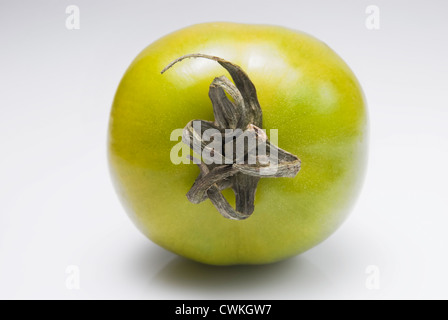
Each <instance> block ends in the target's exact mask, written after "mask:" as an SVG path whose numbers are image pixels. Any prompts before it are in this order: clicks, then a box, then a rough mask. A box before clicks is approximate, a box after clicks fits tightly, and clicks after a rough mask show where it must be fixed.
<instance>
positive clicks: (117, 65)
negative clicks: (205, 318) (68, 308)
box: [0, 0, 448, 299]
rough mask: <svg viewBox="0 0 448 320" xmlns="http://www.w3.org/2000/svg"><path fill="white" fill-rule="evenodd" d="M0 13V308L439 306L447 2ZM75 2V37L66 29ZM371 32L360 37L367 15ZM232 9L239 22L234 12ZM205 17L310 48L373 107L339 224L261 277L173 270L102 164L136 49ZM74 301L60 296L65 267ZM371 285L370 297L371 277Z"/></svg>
mask: <svg viewBox="0 0 448 320" xmlns="http://www.w3.org/2000/svg"><path fill="white" fill-rule="evenodd" d="M227 3H228V4H227V5H226V6H223V7H221V8H215V7H214V6H213V5H210V2H209V1H190V2H188V1H180V0H177V1H158V2H157V3H154V2H153V1H143V0H142V1H126V2H124V1H105V0H102V1H70V2H68V1H57V2H55V1H28V2H23V1H20V2H16V1H12V0H10V1H2V2H1V3H0V46H1V48H0V103H1V105H0V150H1V151H0V152H1V156H0V298H3V299H5V298H7V299H11V298H43V299H47V298H58V299H72V298H73V299H81V298H112V299H114V298H125V299H126V298H136V299H140V298H144V299H169V298H176V299H183V298H186V299H187V298H188V299H202V298H208V299H218V298H232V299H244V298H247V299H252V298H255V299H258V298H263V299H280V298H284V299H302V298H308V299H314V298H317V299H327V298H353V299H378V298H387V299H393V298H409V299H415V298H438V299H441V298H442V299H446V298H447V297H448V294H447V290H446V287H447V285H448V273H447V272H446V270H448V257H447V249H446V246H447V243H448V232H447V227H448V217H447V213H448V210H447V181H448V170H447V168H448V166H447V164H448V148H447V146H448V145H447V144H448V143H447V141H448V140H447V139H448V125H447V120H448V98H447V97H448V81H447V74H448V61H447V57H448V48H447V46H448V43H447V42H446V35H447V31H448V20H447V19H446V12H447V9H448V6H447V4H446V3H445V2H443V1H423V0H422V1H393V2H386V1H374V2H371V1H355V0H352V1H338V2H337V3H336V1H330V0H327V1H322V0H321V1H296V0H295V1H260V0H258V1H234V0H228V1H227ZM70 4H75V5H78V6H79V8H80V10H81V16H80V17H81V25H80V26H81V29H80V30H71V31H70V30H67V29H66V27H65V19H66V17H67V15H66V13H65V8H66V7H67V6H68V5H70ZM371 4H374V5H377V6H378V7H379V8H380V10H381V11H380V18H381V20H380V23H381V24H380V29H379V30H368V29H367V28H366V27H365V19H366V17H367V15H366V13H365V9H366V7H367V6H368V5H371ZM235 8H237V10H236V11H235ZM206 21H235V22H248V23H267V24H279V25H284V26H286V27H290V28H294V29H299V30H303V31H305V32H308V33H310V34H313V35H314V36H316V37H318V38H320V39H321V40H323V41H325V42H326V43H327V44H329V45H330V47H332V48H333V49H334V50H335V51H336V52H338V53H339V54H340V55H341V56H342V57H343V58H344V59H345V61H346V62H347V63H348V64H349V65H350V67H351V68H352V69H353V70H354V72H355V73H356V75H357V76H358V78H359V80H360V82H361V84H362V86H363V88H364V90H365V94H366V97H367V100H368V103H369V113H370V122H371V149H370V150H371V151H370V162H369V170H368V174H367V178H366V181H365V187H364V189H363V192H362V195H361V197H360V198H359V200H358V202H357V205H356V207H355V209H354V210H353V212H352V215H351V216H350V218H349V219H348V220H347V221H346V223H345V224H344V225H343V226H342V227H341V228H340V229H339V230H338V231H337V232H336V233H335V234H334V235H333V236H332V237H331V238H329V239H328V240H327V241H325V242H324V243H322V244H321V245H319V246H318V247H316V248H314V249H312V250H310V251H308V252H307V253H305V254H303V255H301V256H299V257H296V258H292V259H290V260H287V261H284V262H281V263H278V264H274V265H268V266H259V267H231V268H217V267H210V266H204V265H200V264H197V263H194V262H190V261H187V260H184V259H182V258H179V257H176V256H175V255H173V254H171V253H169V252H166V251H165V250H163V249H161V248H159V247H157V246H156V245H154V244H152V243H151V242H149V241H148V240H147V239H146V238H145V237H144V236H142V235H141V234H140V233H139V232H138V231H137V230H136V229H135V227H134V226H133V225H132V223H131V222H130V220H129V219H128V218H127V216H126V214H125V213H124V211H123V209H122V207H121V205H120V203H119V202H118V200H117V197H116V195H115V192H114V190H113V188H112V186H111V183H110V180H109V175H108V169H107V162H106V152H105V145H106V143H105V142H106V131H107V122H108V115H109V109H110V105H111V102H112V99H113V95H114V92H115V89H116V87H117V85H118V82H119V80H120V78H121V76H122V74H123V73H124V71H125V69H126V68H127V66H128V65H129V63H130V62H131V61H132V59H133V58H134V57H135V56H136V55H137V53H138V52H139V51H140V50H142V49H143V48H144V47H145V46H146V45H148V44H149V43H151V42H152V41H154V40H156V39H157V38H159V37H161V36H163V35H165V34H166V33H168V32H171V31H174V30H176V29H179V28H182V27H184V26H187V25H190V24H193V23H198V22H206ZM71 265H75V266H78V267H79V270H80V278H79V279H80V289H79V290H68V288H67V286H66V282H67V278H68V277H70V276H71V275H70V274H66V270H67V267H68V266H71ZM371 265H373V266H375V267H376V268H377V270H379V272H380V277H379V280H380V282H379V289H378V290H369V289H368V286H366V281H368V280H369V279H370V278H369V276H370V275H369V274H367V273H366V270H367V268H368V266H371Z"/></svg>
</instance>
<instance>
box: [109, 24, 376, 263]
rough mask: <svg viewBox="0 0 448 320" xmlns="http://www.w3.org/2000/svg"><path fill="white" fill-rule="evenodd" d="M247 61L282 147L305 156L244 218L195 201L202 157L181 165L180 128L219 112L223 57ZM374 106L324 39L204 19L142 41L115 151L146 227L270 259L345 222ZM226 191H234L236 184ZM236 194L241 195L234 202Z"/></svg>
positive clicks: (211, 253)
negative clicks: (214, 90)
mask: <svg viewBox="0 0 448 320" xmlns="http://www.w3.org/2000/svg"><path fill="white" fill-rule="evenodd" d="M190 53H203V54H209V55H214V56H218V57H221V58H224V59H226V60H228V61H231V62H233V63H234V64H237V65H239V66H240V67H241V68H242V69H243V70H245V72H246V73H247V74H248V76H249V77H250V79H251V80H252V82H253V83H254V85H255V87H256V89H257V94H258V99H259V102H260V105H261V108H262V111H263V129H266V130H267V133H268V135H269V130H270V129H277V130H278V146H279V147H280V148H282V149H284V150H287V151H289V152H291V153H293V154H295V155H297V156H298V157H299V158H300V159H301V161H302V167H301V170H300V172H299V173H298V175H297V176H296V177H295V178H265V179H261V180H260V182H259V184H258V188H257V192H256V198H255V211H254V212H253V214H252V216H251V217H249V218H248V219H246V220H243V221H234V220H229V219H225V218H223V217H222V216H221V215H220V214H219V213H218V212H217V210H216V209H215V207H214V206H213V205H212V203H211V202H210V201H209V200H206V201H205V202H202V203H200V204H192V203H190V202H189V201H188V199H187V197H186V193H187V192H188V190H189V189H190V188H191V186H192V184H193V182H194V181H195V179H196V177H197V176H198V173H199V169H198V167H197V166H196V165H195V164H179V165H175V164H173V163H172V161H171V160H170V152H171V149H172V148H173V146H174V145H175V144H177V143H178V142H179V141H171V140H170V135H171V133H172V131H173V130H175V129H182V128H184V126H185V125H186V124H187V123H188V122H189V121H190V120H193V119H204V120H210V121H213V119H214V117H213V109H212V104H211V102H210V99H209V97H208V90H209V85H210V83H211V82H212V81H213V79H214V78H215V77H218V76H221V75H226V76H227V77H228V78H230V76H229V74H228V73H227V71H226V70H225V69H223V68H222V67H221V66H220V65H219V64H218V63H216V62H214V61H209V60H206V59H187V60H184V61H182V62H180V63H178V64H176V65H175V66H174V67H172V68H171V69H170V70H168V71H167V72H166V73H164V74H163V75H162V74H161V73H160V72H161V70H162V69H163V68H164V67H165V66H166V65H167V64H168V63H170V62H171V61H172V60H174V59H176V58H178V57H180V56H183V55H185V54H190ZM366 151H367V112H366V107H365V101H364V97H363V94H362V91H361V88H360V85H359V83H358V81H357V79H356V78H355V76H354V74H353V73H352V71H351V70H350V69H349V67H348V66H347V64H346V63H345V62H344V61H343V60H342V59H341V58H340V57H339V56H338V55H337V54H336V53H335V52H334V51H332V50H331V49H330V48H329V47H328V46H327V45H326V44H324V43H323V42H321V41H319V40H317V39H316V38H314V37H312V36H310V35H308V34H305V33H302V32H298V31H294V30H290V29H286V28H283V27H277V26H264V25H247V24H234V23H207V24H199V25H194V26H191V27H187V28H185V29H182V30H179V31H176V32H174V33H171V34H169V35H167V36H165V37H163V38H161V39H159V40H157V41H156V42H154V43H152V44H151V45H149V46H148V47H147V48H145V49H144V50H143V51H142V52H141V53H140V54H139V55H138V56H137V57H136V58H135V60H134V61H133V62H132V64H131V65H130V66H129V68H128V70H127V71H126V73H125V75H124V77H123V79H122V80H121V82H120V84H119V87H118V90H117V92H116V95H115V99H114V102H113V106H112V111H111V117H110V125H109V138H108V154H109V165H110V171H111V174H112V178H113V181H114V184H115V187H116V190H117V192H118V195H119V197H120V199H121V201H122V203H123V205H124V207H125V208H126V210H127V212H128V214H129V216H130V217H131V218H132V220H133V221H134V223H135V224H136V225H137V226H138V228H139V229H140V230H141V231H142V232H143V233H144V234H145V235H146V236H147V237H148V238H150V239H151V240H152V241H154V242H155V243H157V244H158V245H160V246H162V247H164V248H166V249H168V250H170V251H172V252H175V253H177V254H179V255H181V256H184V257H187V258H190V259H193V260H197V261H200V262H204V263H208V264H215V265H230V264H261V263H269V262H274V261H278V260H281V259H284V258H287V257H290V256H293V255H296V254H299V253H302V252H304V251H306V250H308V249H310V248H312V247H313V246H315V245H317V244H318V243H320V242H321V241H323V240H324V239H326V238H327V237H328V236H329V235H331V234H332V233H333V232H334V231H335V230H336V229H337V228H338V227H339V226H340V225H341V223H342V222H343V221H344V220H345V219H346V217H347V215H348V213H349V212H350V209H351V207H352V204H353V202H354V200H355V199H356V197H357V195H358V193H359V190H360V187H361V184H362V180H363V176H364V170H365V159H366ZM224 195H225V196H226V197H227V199H229V202H231V203H234V199H233V200H232V196H233V195H232V192H227V190H225V192H224ZM232 201H233V202H232Z"/></svg>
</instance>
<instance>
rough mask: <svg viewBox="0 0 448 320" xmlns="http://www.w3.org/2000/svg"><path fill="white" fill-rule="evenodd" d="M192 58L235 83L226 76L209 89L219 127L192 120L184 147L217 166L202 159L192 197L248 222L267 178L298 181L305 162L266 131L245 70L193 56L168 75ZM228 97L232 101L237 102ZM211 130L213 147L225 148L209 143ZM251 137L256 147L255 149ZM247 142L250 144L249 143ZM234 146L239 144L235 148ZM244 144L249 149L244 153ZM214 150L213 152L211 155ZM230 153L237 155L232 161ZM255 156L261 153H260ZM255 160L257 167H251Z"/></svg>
mask: <svg viewBox="0 0 448 320" xmlns="http://www.w3.org/2000/svg"><path fill="white" fill-rule="evenodd" d="M187 58H205V59H210V60H214V61H216V62H218V63H219V64H220V65H221V66H222V67H224V68H225V69H226V70H227V71H228V72H229V74H230V76H231V77H232V79H233V83H232V81H230V80H229V79H228V78H226V77H225V76H220V77H217V78H215V79H214V80H213V81H212V83H211V85H210V88H209V97H210V100H211V101H212V105H213V113H214V117H215V121H214V122H210V121H204V120H192V121H190V122H189V123H188V124H187V125H186V126H185V128H184V130H183V141H184V142H185V143H187V144H188V145H189V146H190V148H192V149H193V147H192V146H194V145H196V146H199V147H200V149H201V151H204V150H206V151H207V152H209V154H211V155H212V156H213V159H215V160H217V161H214V162H211V163H210V161H206V160H205V159H201V160H200V162H199V163H197V165H198V167H199V170H200V174H199V176H198V177H197V179H196V181H195V182H194V184H193V186H192V187H191V189H190V190H189V191H188V193H187V198H188V200H189V201H190V202H192V203H195V204H197V203H201V202H203V201H205V200H207V199H210V201H211V202H212V203H213V205H214V206H215V208H216V209H217V210H218V212H219V213H220V214H221V215H222V216H223V217H225V218H228V219H232V220H244V219H247V218H248V217H250V216H251V214H252V213H253V212H254V209H255V205H254V203H255V192H256V189H257V185H258V182H259V180H260V179H261V178H280V177H291V178H292V177H295V176H296V175H297V173H298V172H299V171H300V167H301V161H300V159H299V158H298V157H297V156H295V155H293V154H291V153H289V152H287V151H285V150H283V149H280V148H278V147H277V146H275V145H274V144H272V143H271V142H270V141H269V139H268V138H267V136H266V133H265V132H264V131H263V130H262V129H261V128H262V111H261V107H260V104H259V102H258V98H257V92H256V89H255V86H254V84H253V83H252V81H251V80H250V79H249V76H248V75H247V74H246V73H245V72H244V70H243V69H241V68H240V67H239V66H237V65H235V64H233V63H231V62H229V61H227V60H224V59H222V58H219V57H215V56H211V55H206V54H200V53H195V54H187V55H184V56H182V57H179V58H177V59H176V60H174V61H172V62H171V63H170V64H169V65H168V66H166V67H165V68H164V69H163V70H162V72H161V73H162V74H163V73H164V72H166V71H167V70H168V69H170V68H171V67H172V66H173V65H175V64H176V63H178V62H180V61H182V60H184V59H187ZM226 93H227V94H228V95H229V96H230V97H231V98H232V100H233V101H231V100H230V99H229V98H228V97H227V95H226ZM207 130H212V131H213V130H214V131H213V132H214V133H215V134H214V135H213V141H214V140H216V139H221V141H219V142H220V143H219V144H216V145H218V146H220V148H212V149H210V147H209V145H207V143H208V142H209V141H205V140H210V139H204V134H205V133H206V132H207ZM250 137H253V138H254V140H253V141H255V143H254V144H253V145H252V148H251V147H250V145H251V143H250V139H249V138H250ZM245 138H247V139H246V140H245ZM234 141H237V146H236V148H235V146H234ZM238 141H242V144H241V145H243V146H244V147H245V146H246V145H249V147H247V148H243V149H244V150H243V152H241V148H238V145H239V144H238ZM207 148H209V149H207ZM228 150H231V151H232V152H231V153H232V154H231V156H230V157H229V154H228V152H227V151H228ZM254 152H255V153H254ZM250 160H252V161H250ZM227 188H231V189H232V190H233V192H234V193H235V200H236V201H235V202H236V205H235V207H236V208H235V209H234V208H233V207H232V206H231V205H230V204H229V202H228V201H227V200H226V198H225V197H224V196H223V195H222V192H221V191H222V190H224V189H227Z"/></svg>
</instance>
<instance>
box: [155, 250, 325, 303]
mask: <svg viewBox="0 0 448 320" xmlns="http://www.w3.org/2000/svg"><path fill="white" fill-rule="evenodd" d="M150 286H151V287H152V288H153V289H154V288H158V289H160V294H161V295H165V294H166V295H167V297H171V298H174V299H176V298H184V299H195V298H198V299H218V298H221V299H298V298H301V297H305V296H306V297H307V298H309V297H310V296H315V297H316V298H318V297H319V293H322V290H325V288H328V287H329V286H331V281H330V280H329V279H328V278H327V277H326V276H325V275H324V274H323V273H322V272H321V270H319V268H318V267H316V266H315V265H314V264H313V263H311V262H310V261H309V260H308V259H307V258H306V257H304V256H298V257H294V258H290V259H287V260H284V261H280V262H277V263H272V264H266V265H243V266H210V265H205V264H201V263H197V262H194V261H191V260H187V259H185V258H181V257H177V256H176V257H174V258H173V259H172V260H171V261H170V262H168V263H167V264H166V265H165V267H163V268H162V269H161V270H160V271H159V272H158V273H157V274H156V275H155V276H154V277H153V278H152V279H151V280H150Z"/></svg>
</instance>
